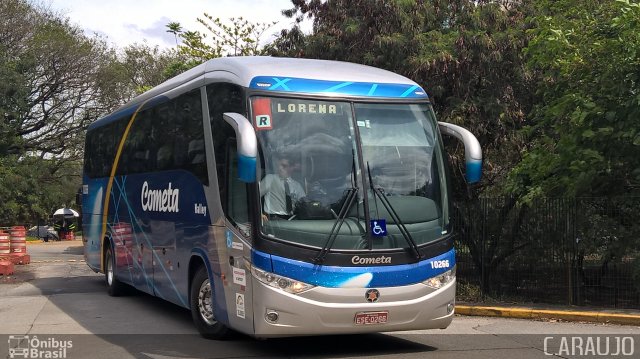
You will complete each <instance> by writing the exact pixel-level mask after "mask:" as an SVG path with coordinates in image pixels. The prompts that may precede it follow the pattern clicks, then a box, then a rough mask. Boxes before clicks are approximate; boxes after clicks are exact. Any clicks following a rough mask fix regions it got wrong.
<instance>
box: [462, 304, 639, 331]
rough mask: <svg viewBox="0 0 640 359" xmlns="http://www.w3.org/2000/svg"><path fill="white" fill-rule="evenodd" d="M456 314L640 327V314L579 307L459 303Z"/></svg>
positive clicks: (637, 312) (630, 311)
mask: <svg viewBox="0 0 640 359" xmlns="http://www.w3.org/2000/svg"><path fill="white" fill-rule="evenodd" d="M456 314H460V315H469V316H483V317H503V318H519V319H560V320H566V321H574V322H593V323H608V324H623V325H634V326H640V310H634V309H608V308H606V309H604V308H590V307H576V306H563V307H561V306H553V305H548V306H543V305H537V304H531V305H515V304H514V305H511V304H502V303H498V304H484V303H465V302H459V303H456Z"/></svg>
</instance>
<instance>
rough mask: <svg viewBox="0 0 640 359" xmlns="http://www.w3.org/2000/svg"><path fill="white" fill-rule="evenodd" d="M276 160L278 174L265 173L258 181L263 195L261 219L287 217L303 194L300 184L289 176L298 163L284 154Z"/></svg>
mask: <svg viewBox="0 0 640 359" xmlns="http://www.w3.org/2000/svg"><path fill="white" fill-rule="evenodd" d="M277 162H278V165H277V167H278V168H277V172H278V174H267V175H266V176H264V178H263V179H262V180H261V181H260V196H261V197H264V202H263V203H264V212H265V214H263V219H267V218H271V219H275V218H283V219H289V218H290V217H291V216H292V215H293V210H294V208H295V203H296V202H297V201H298V200H300V198H302V197H304V196H305V192H304V189H303V188H302V185H300V183H298V182H297V181H296V180H294V179H293V178H291V174H292V173H293V171H294V170H297V169H299V168H300V164H299V163H298V162H294V160H293V159H292V158H291V157H289V156H286V155H282V156H281V157H280V158H279V159H278V161H277Z"/></svg>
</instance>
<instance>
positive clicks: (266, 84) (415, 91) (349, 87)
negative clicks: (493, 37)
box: [249, 76, 429, 99]
mask: <svg viewBox="0 0 640 359" xmlns="http://www.w3.org/2000/svg"><path fill="white" fill-rule="evenodd" d="M249 87H250V88H252V89H258V90H267V91H274V92H290V93H294V92H296V93H307V94H332V95H346V96H364V97H380V98H419V99H427V98H429V97H428V96H427V93H426V92H425V91H424V90H423V89H422V88H421V87H420V86H417V85H415V84H395V83H373V82H346V81H325V80H312V79H302V78H279V77H272V76H256V77H254V78H253V79H252V80H251V83H250V84H249Z"/></svg>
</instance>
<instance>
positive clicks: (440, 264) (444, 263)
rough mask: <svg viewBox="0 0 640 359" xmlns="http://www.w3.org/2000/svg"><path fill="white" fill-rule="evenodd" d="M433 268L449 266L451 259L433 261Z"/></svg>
mask: <svg viewBox="0 0 640 359" xmlns="http://www.w3.org/2000/svg"><path fill="white" fill-rule="evenodd" d="M431 268H433V269H439V268H449V260H448V259H445V260H442V261H433V262H431Z"/></svg>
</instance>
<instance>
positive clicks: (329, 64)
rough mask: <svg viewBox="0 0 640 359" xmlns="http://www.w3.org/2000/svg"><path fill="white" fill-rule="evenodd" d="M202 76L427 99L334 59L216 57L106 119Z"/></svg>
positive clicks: (414, 88)
mask: <svg viewBox="0 0 640 359" xmlns="http://www.w3.org/2000/svg"><path fill="white" fill-rule="evenodd" d="M199 78H201V79H203V81H205V79H207V78H210V79H212V80H218V81H224V82H229V83H234V84H237V85H239V86H242V87H246V88H253V89H258V90H265V91H271V92H278V93H290V94H292V93H295V94H316V95H326V96H350V97H369V98H413V99H426V98H428V97H427V94H426V93H425V91H424V90H423V89H422V88H421V87H420V86H419V85H418V84H417V83H415V82H414V81H412V80H410V79H408V78H406V77H404V76H401V75H398V74H396V73H393V72H391V71H387V70H383V69H379V68H375V67H371V66H366V65H360V64H354V63H350V62H341V61H330V60H314V59H303V58H283V57H269V56H237V57H222V58H216V59H212V60H209V61H207V62H205V63H203V64H200V65H198V66H196V67H194V68H192V69H190V70H188V71H185V72H184V73H182V74H180V75H178V76H176V77H173V78H171V79H169V80H167V81H165V82H163V83H161V84H160V85H158V86H156V87H154V88H153V89H151V90H149V91H147V92H145V93H143V94H141V95H139V96H137V97H135V98H134V99H132V100H131V101H129V102H128V103H126V104H125V105H123V106H122V107H120V108H119V109H118V110H116V111H115V112H114V113H113V114H112V115H109V116H107V118H110V117H112V116H113V115H115V114H124V113H127V112H133V111H134V107H135V105H137V104H140V103H142V102H144V101H147V100H149V99H153V98H155V97H157V96H160V95H162V94H164V93H166V92H168V91H171V90H172V89H175V88H176V87H179V86H181V85H183V84H186V83H188V82H191V81H194V80H197V79H199ZM203 84H205V82H203ZM105 120H106V118H105ZM97 122H98V121H97ZM99 122H103V121H99ZM107 122H108V121H107ZM95 125H98V124H97V123H94V124H93V125H92V126H90V128H91V127H95Z"/></svg>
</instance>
